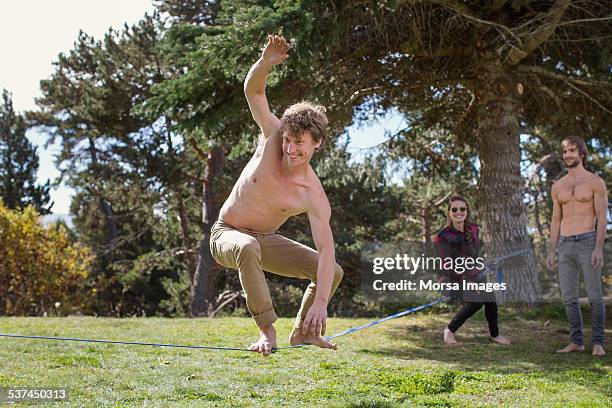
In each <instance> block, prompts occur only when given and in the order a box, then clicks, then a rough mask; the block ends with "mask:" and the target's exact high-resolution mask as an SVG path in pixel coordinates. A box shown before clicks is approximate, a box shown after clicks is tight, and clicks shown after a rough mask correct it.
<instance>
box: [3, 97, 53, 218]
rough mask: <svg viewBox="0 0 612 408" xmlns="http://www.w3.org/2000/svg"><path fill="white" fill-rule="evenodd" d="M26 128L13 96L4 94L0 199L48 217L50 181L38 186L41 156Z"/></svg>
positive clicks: (13, 207) (5, 202) (15, 207)
mask: <svg viewBox="0 0 612 408" xmlns="http://www.w3.org/2000/svg"><path fill="white" fill-rule="evenodd" d="M26 130H27V125H26V122H25V120H24V118H23V117H22V116H21V115H18V114H16V113H15V111H14V109H13V101H12V100H11V95H10V93H9V92H8V91H7V90H6V89H5V90H3V91H2V105H1V106H0V199H2V201H4V205H6V206H7V207H8V208H10V209H22V208H25V207H26V206H28V205H32V206H33V207H34V208H36V210H37V211H38V212H39V213H41V214H49V213H50V212H51V207H52V206H53V203H49V201H50V197H49V190H50V189H51V186H50V182H49V180H47V182H46V183H45V184H43V185H38V184H37V183H36V173H37V172H38V155H37V153H36V147H35V146H33V145H32V143H30V141H29V140H28V138H27V137H26V135H25V133H26Z"/></svg>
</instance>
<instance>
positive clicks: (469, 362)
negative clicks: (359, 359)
mask: <svg viewBox="0 0 612 408" xmlns="http://www.w3.org/2000/svg"><path fill="white" fill-rule="evenodd" d="M449 320H450V314H449V315H448V316H446V315H436V316H434V315H432V316H429V317H428V319H427V320H426V322H425V323H423V321H422V320H421V321H420V322H419V321H417V322H411V323H410V324H398V325H395V326H391V327H389V328H388V329H387V330H386V331H385V337H387V338H388V339H390V340H393V341H392V343H394V344H395V345H396V346H395V347H385V346H381V347H377V348H370V349H360V350H359V351H358V352H360V353H364V354H368V355H372V356H385V357H392V358H395V359H403V360H407V361H414V360H425V361H431V362H437V363H441V364H444V365H445V366H446V367H448V368H451V369H455V370H461V371H468V372H473V371H477V372H478V371H486V372H489V373H492V374H502V375H508V374H515V373H516V374H518V373H520V374H526V375H534V376H539V375H541V376H542V377H546V378H548V379H549V380H551V381H554V382H564V383H567V382H575V383H583V384H584V385H585V386H591V387H593V388H594V391H596V390H597V391H600V392H601V393H602V394H603V395H607V394H609V393H610V391H611V390H612V382H611V381H610V371H612V364H611V363H612V354H610V353H608V355H606V356H605V357H603V358H596V357H593V356H592V355H591V347H590V345H587V351H586V352H584V353H572V354H569V355H567V354H565V355H560V354H557V353H555V350H557V349H559V348H561V347H562V346H564V345H565V344H567V342H568V341H569V336H568V334H567V329H565V328H564V327H563V326H561V323H562V322H557V321H555V322H554V323H552V324H551V323H550V322H547V324H544V323H543V322H538V321H525V320H523V321H521V320H515V319H512V320H511V321H506V322H504V323H502V327H501V329H502V330H503V332H504V335H505V336H507V337H508V338H509V339H511V341H512V344H511V345H508V346H502V345H499V344H496V343H494V342H492V341H491V340H490V337H489V335H488V330H487V329H486V322H485V321H484V319H481V318H476V319H471V320H469V321H468V322H467V323H466V324H465V325H464V326H463V327H462V328H461V330H460V331H458V332H457V339H458V341H459V342H460V344H459V345H458V346H446V345H445V344H444V343H443V339H442V330H443V327H444V326H445V324H446V322H448V321H449ZM589 335H590V332H588V331H587V332H585V338H586V339H589ZM381 343H382V344H383V345H384V344H385V343H387V344H388V343H389V342H385V341H382V342H381ZM402 344H405V347H402Z"/></svg>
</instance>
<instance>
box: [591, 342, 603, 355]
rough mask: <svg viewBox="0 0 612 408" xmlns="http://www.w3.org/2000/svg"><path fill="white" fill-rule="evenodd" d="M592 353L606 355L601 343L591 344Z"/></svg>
mask: <svg viewBox="0 0 612 408" xmlns="http://www.w3.org/2000/svg"><path fill="white" fill-rule="evenodd" d="M593 355H594V356H597V357H602V356H605V355H606V352H605V350H604V348H603V346H602V345H601V344H594V345H593Z"/></svg>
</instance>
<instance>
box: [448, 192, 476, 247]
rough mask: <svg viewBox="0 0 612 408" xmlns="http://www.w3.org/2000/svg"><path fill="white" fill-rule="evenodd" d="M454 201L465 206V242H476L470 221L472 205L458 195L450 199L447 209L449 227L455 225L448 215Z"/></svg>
mask: <svg viewBox="0 0 612 408" xmlns="http://www.w3.org/2000/svg"><path fill="white" fill-rule="evenodd" d="M453 201H461V202H462V203H464V204H465V208H466V211H467V215H466V216H465V221H464V224H463V233H464V234H465V242H472V241H473V240H474V237H473V236H472V221H471V220H470V203H468V200H467V199H466V198H465V197H463V196H460V195H456V196H452V197H451V198H449V199H448V206H447V208H446V222H447V225H448V226H449V227H451V226H452V225H453V221H452V220H451V217H450V215H449V214H448V213H449V212H450V209H451V205H452V203H453Z"/></svg>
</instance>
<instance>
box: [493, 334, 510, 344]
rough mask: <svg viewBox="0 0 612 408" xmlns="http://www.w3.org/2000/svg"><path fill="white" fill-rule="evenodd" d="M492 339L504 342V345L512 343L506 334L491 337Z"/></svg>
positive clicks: (500, 342)
mask: <svg viewBox="0 0 612 408" xmlns="http://www.w3.org/2000/svg"><path fill="white" fill-rule="evenodd" d="M491 340H493V341H494V342H496V343H499V344H504V345H508V344H510V340H508V339H507V338H505V337H504V336H497V337H491Z"/></svg>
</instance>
